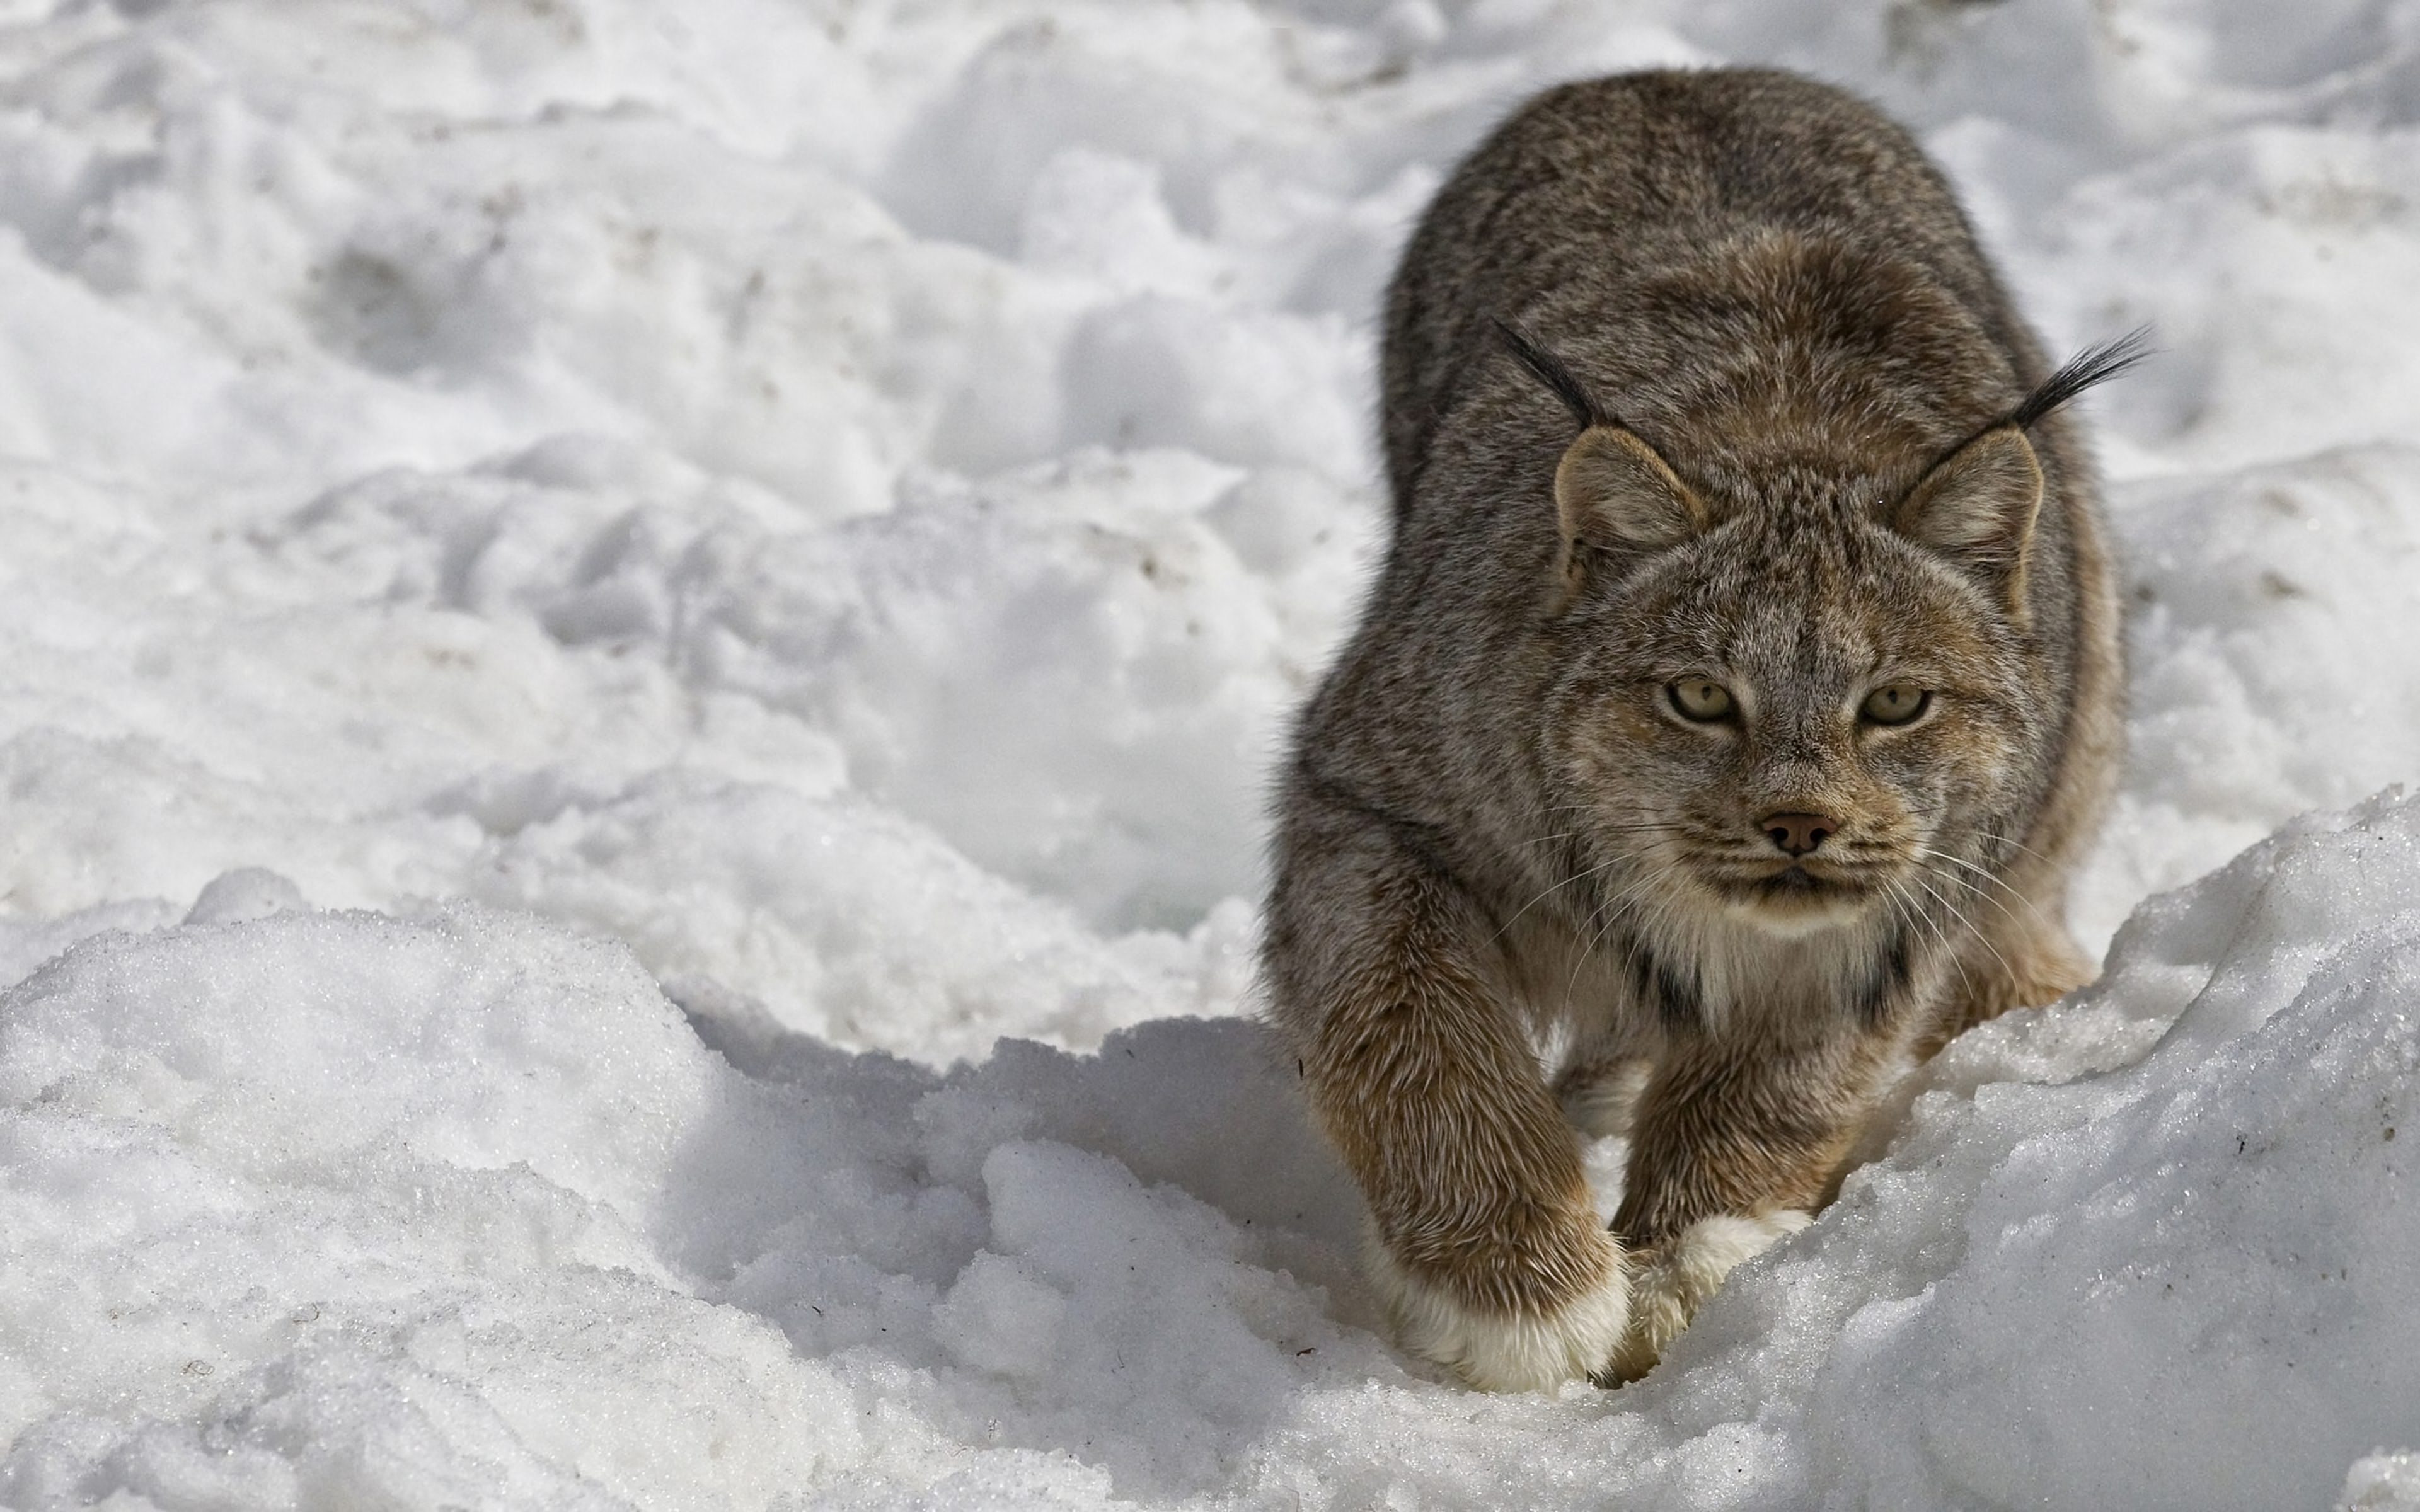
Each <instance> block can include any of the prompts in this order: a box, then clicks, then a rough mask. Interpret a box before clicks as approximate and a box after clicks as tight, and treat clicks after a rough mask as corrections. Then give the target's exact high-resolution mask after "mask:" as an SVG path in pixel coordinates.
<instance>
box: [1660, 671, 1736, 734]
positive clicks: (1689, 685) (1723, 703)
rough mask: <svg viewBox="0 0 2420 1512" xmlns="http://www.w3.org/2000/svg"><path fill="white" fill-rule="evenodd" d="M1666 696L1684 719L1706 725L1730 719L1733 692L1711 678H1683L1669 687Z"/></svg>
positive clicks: (1665, 690)
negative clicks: (1717, 720) (1718, 720)
mask: <svg viewBox="0 0 2420 1512" xmlns="http://www.w3.org/2000/svg"><path fill="white" fill-rule="evenodd" d="M1664 695H1665V697H1667V698H1668V699H1670V700H1671V701H1672V707H1673V708H1674V709H1675V710H1676V711H1678V712H1679V714H1680V716H1681V717H1683V718H1684V719H1695V720H1697V721H1698V722H1699V723H1700V724H1706V723H1711V722H1713V721H1714V720H1716V719H1728V718H1730V714H1731V707H1732V705H1731V690H1730V688H1728V687H1724V686H1723V685H1722V684H1720V683H1717V682H1715V681H1714V679H1713V678H1711V677H1683V678H1682V679H1681V680H1680V681H1679V682H1677V683H1673V684H1671V685H1669V686H1668V687H1666V688H1665V689H1664Z"/></svg>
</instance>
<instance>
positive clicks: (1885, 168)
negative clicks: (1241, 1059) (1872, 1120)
mask: <svg viewBox="0 0 2420 1512" xmlns="http://www.w3.org/2000/svg"><path fill="white" fill-rule="evenodd" d="M1385 342H1386V344H1385V353H1384V388H1385V393H1384V403H1385V414H1384V431H1385V443H1386V455H1387V465H1388V478H1389V481H1390V484H1391V486H1392V491H1393V496H1394V506H1395V533H1394V541H1393V545H1392V548H1391V551H1390V553H1389V555H1388V558H1387V561H1386V563H1385V567H1384V570H1383V573H1382V574H1381V576H1380V578H1379V580H1378V581H1377V582H1376V584H1375V586H1374V589H1373V592H1372V594H1371V596H1370V599H1369V602H1368V604H1367V605H1366V607H1365V609H1364V610H1363V614H1362V618H1361V622H1360V625H1359V629H1358V631H1357V634H1356V635H1355V636H1354V637H1353V639H1352V640H1351V641H1350V642H1349V643H1348V644H1347V645H1346V647H1345V648H1344V650H1343V652H1342V655H1341V656H1339V658H1338V660H1337V662H1336V665H1335V667H1334V668H1333V670H1332V671H1330V672H1329V673H1328V675H1327V678H1326V682H1325V683H1324V685H1323V686H1322V687H1320V688H1319V690H1318V692H1317V693H1316V695H1315V696H1314V697H1313V698H1312V699H1311V702H1310V703H1309V705H1308V707H1307V708H1306V709H1305V711H1304V712H1303V714H1302V717H1301V720H1300V723H1299V726H1298V730H1297V734H1296V738H1295V745H1294V748H1293V751H1292V755H1291V758H1290V760H1289V762H1288V763H1287V764H1286V766H1285V768H1284V771H1283V774H1282V778H1281V780H1280V813H1279V821H1280V822H1279V830H1278V839H1277V845H1276V862H1277V874H1276V882H1275V886H1274V890H1273V894H1272V897H1271V900H1270V905H1269V910H1268V928H1267V933H1266V944H1265V946H1264V975H1265V980H1266V981H1267V984H1268V986H1269V989H1270V991H1271V995H1272V1000H1273V1012H1274V1016H1275V1019H1276V1022H1277V1023H1278V1024H1279V1026H1281V1028H1282V1029H1283V1030H1284V1031H1285V1033H1286V1034H1287V1036H1288V1037H1289V1038H1290V1040H1291V1041H1292V1044H1293V1047H1294V1049H1295V1052H1296V1054H1297V1055H1298V1056H1299V1057H1300V1062H1301V1068H1302V1073H1303V1078H1304V1083H1305V1086H1306V1088H1307V1089H1308V1092H1309V1096H1310V1101H1311V1106H1312V1108H1313V1110H1314V1111H1315V1113H1316V1115H1317V1118H1318V1119H1319V1121H1320V1123H1321V1124H1322V1126H1323V1127H1324V1128H1325V1129H1326V1133H1327V1134H1328V1136H1329V1137H1330V1138H1331V1139H1332V1140H1333V1141H1334V1143H1335V1145H1336V1148H1337V1149H1339V1150H1340V1151H1341V1152H1342V1155H1343V1157H1344V1160H1345V1162H1346V1164H1347V1165H1349V1166H1350V1167H1351V1169H1352V1172H1353V1174H1354V1176H1355V1178H1356V1179H1357V1180H1358V1182H1359V1185H1360V1188H1361V1191H1362V1193H1363V1194H1364V1196H1366V1198H1367V1199H1368V1205H1369V1213H1370V1225H1369V1227H1370V1243H1369V1250H1368V1257H1367V1263H1368V1269H1369V1273H1370V1275H1371V1278H1372V1280H1373V1283H1374V1285H1375V1286H1376V1288H1378V1290H1379V1291H1380V1293H1381V1294H1382V1296H1383V1297H1384V1299H1385V1301H1386V1303H1387V1304H1388V1308H1389V1311H1390V1313H1391V1315H1392V1317H1393V1319H1394V1321H1395V1324H1396V1326H1397V1329H1398V1333H1399V1335H1400V1338H1401V1340H1402V1342H1403V1344H1404V1346H1405V1347H1406V1348H1407V1349H1409V1350H1412V1351H1414V1352H1416V1353H1418V1354H1420V1355H1423V1356H1425V1357H1427V1358H1429V1359H1431V1360H1435V1361H1437V1362H1440V1363H1442V1364H1444V1365H1449V1366H1450V1367H1452V1368H1453V1369H1454V1370H1456V1371H1458V1372H1459V1373H1460V1374H1461V1375H1462V1376H1463V1377H1464V1378H1465V1379H1466V1380H1467V1381H1470V1382H1472V1383H1473V1384H1476V1385H1479V1386H1483V1387H1490V1388H1497V1389H1517V1388H1531V1387H1542V1386H1546V1385H1549V1384H1551V1383H1553V1382H1556V1381H1564V1380H1569V1379H1575V1378H1580V1377H1591V1376H1592V1377H1595V1378H1597V1379H1599V1380H1605V1381H1618V1380H1625V1379H1629V1378H1631V1377H1635V1376H1636V1375H1637V1374H1639V1373H1641V1372H1643V1371H1644V1370H1646V1369H1647V1368H1648V1367H1649V1366H1650V1365H1652V1364H1653V1363H1654V1361H1655V1359H1656V1357H1657V1355H1658V1353H1659V1352H1660V1351H1661V1350H1663V1348H1664V1347H1665V1345H1666V1344H1667V1343H1668V1341H1669V1340H1670V1339H1671V1338H1672V1336H1673V1335H1675V1334H1676V1333H1678V1332H1679V1330H1680V1329H1682V1328H1683V1326H1685V1325H1686V1323H1687V1321H1688V1319H1689V1318H1690V1315H1691V1314H1692V1312H1693V1311H1694V1310H1695V1309H1696V1308H1697V1306H1698V1305H1699V1304H1700V1303H1701V1302H1702V1301H1703V1300H1704V1299H1705V1298H1706V1297H1707V1296H1708V1295H1710V1294H1711V1293H1712V1292H1713V1290H1714V1288H1716V1287H1717V1286H1718V1285H1719V1284H1720V1283H1721V1281H1722V1278H1723V1276H1724V1274H1725V1273H1727V1272H1728V1271H1729V1270H1730V1268H1731V1267H1732V1266H1734V1265H1736V1264H1737V1263H1739V1262H1740V1261H1741V1260H1742V1259H1744V1258H1745V1257H1748V1256H1751V1255H1754V1254H1755V1253H1757V1252H1758V1251H1759V1250H1761V1249H1762V1248H1763V1247H1765V1246H1767V1245H1769V1244H1771V1243H1772V1242H1775V1241H1776V1239H1778V1238H1779V1237H1781V1236H1783V1235H1785V1234H1787V1233H1789V1232H1791V1231H1792V1229H1794V1228H1796V1227H1800V1226H1802V1225H1804V1224H1805V1223H1807V1221H1808V1214H1809V1213H1810V1212H1812V1211H1814V1210H1815V1209H1817V1208H1818V1207H1819V1206H1821V1205H1822V1204H1823V1202H1824V1201H1826V1200H1827V1199H1828V1197H1829V1196H1830V1195H1831V1193H1832V1190H1833V1188H1834V1186H1835V1184H1836V1182H1837V1180H1838V1165H1839V1163H1840V1162H1841V1160H1842V1159H1843V1157H1844V1154H1845V1152H1846V1151H1847V1149H1848V1148H1849V1146H1850V1144H1851V1142H1852V1140H1853V1139H1854V1136H1855V1135H1856V1134H1857V1133H1858V1130H1859V1126H1860V1123H1861V1120H1862V1119H1864V1118H1865V1117H1866V1115H1867V1113H1868V1111H1869V1108H1870V1107H1871V1106H1872V1104H1873V1103H1874V1101H1875V1099H1876V1097H1877V1095H1878V1093H1879V1091H1880V1090H1881V1089H1882V1088H1883V1087H1884V1086H1885V1083H1886V1082H1887V1080H1888V1079H1889V1078H1890V1077H1892V1076H1893V1075H1894V1074H1895V1073H1897V1072H1899V1071H1900V1070H1901V1069H1903V1068H1904V1067H1905V1066H1906V1065H1907V1064H1908V1063H1909V1062H1910V1060H1911V1058H1912V1057H1918V1056H1922V1055H1925V1054H1929V1053H1930V1052H1931V1049H1933V1048H1936V1047H1937V1046H1938V1045H1939V1044H1940V1043H1942V1042H1943V1041H1946V1040H1947V1038H1948V1037H1950V1036H1951V1035H1954V1034H1956V1033H1957V1032H1958V1031H1959V1030H1961V1029H1962V1028H1963V1027H1965V1026H1969V1025H1972V1024H1975V1023H1978V1022H1979V1021H1981V1020H1983V1019H1987V1018H1990V1017H1991V1016H1992V1015H1993V1014H1995V1013H1998V1012H2000V1011H2003V1010H2005V1009H2008V1008H2010V1007H2012V1006H2015V1005H2018V1004H2036V1003H2042V1002H2047V1001H2049V1000H2051V999H2052V998H2055V997H2056V996H2058V995H2060V994H2062V993H2064V992H2066V991H2068V990H2069V989H2070V988H2072V987H2075V986H2077V985H2079V984H2081V983H2082V982H2084V981H2086V980H2088V979H2089V977H2090V976H2091V975H2092V972H2093V969H2094V968H2093V966H2092V965H2091V964H2090V963H2089V962H2088V961H2087V960H2086V957H2085V956H2084V954H2083V953H2082V952H2081V951H2080V950H2078V949H2077V948H2076V947H2075V945H2074V944H2073V943H2072V941H2071V939H2070V938H2069V936H2068V933H2067V931H2066V929H2065V926H2064V923H2063V920H2062V896H2063V892H2064V888H2065V883H2066V877H2067V872H2068V870H2069V868H2070V866H2071V864H2073V862H2074V861H2075V860H2076V858H2077V856H2078V855H2079V853H2080V852H2081V851H2082V849H2083V848H2084V847H2085V846H2086V843H2087V842H2088V841H2089V840H2090V838H2091V836H2092V833H2093V830H2094V828H2095V825H2097V823H2098V822H2099V818H2100V815H2101V812H2102V808H2103V806H2104V803H2105V801H2106V798H2107V796H2108V793H2109V789H2110V786H2111V782H2112V780H2113V777H2114V773H2115V769H2116V766H2117V763H2118V753H2119V739H2120V725H2119V699H2120V685H2121V678H2122V669H2121V666H2120V662H2119V651H2118V613H2117V609H2116V604H2115V593H2114V577H2113V569H2112V563H2111V559H2110V549H2109V546H2108V542H2107V532H2106V529H2105V527H2104V526H2103V524H2102V518H2101V515H2100V510H2099V505H2098V503H2097V502H2096V500H2095V491H2094V484H2093V479H2092V475H2091V471H2090V469H2089V467H2088V465H2087V462H2086V457H2085V455H2084V453H2083V452H2082V450H2081V449H2080V447H2079V444H2078V441H2077V438H2076V436H2075V434H2074V432H2073V430H2072V429H2071V425H2070V424H2069V422H2068V421H2067V420H2066V419H2065V418H2063V417H2062V416H2061V415H2060V414H2058V413H2056V412H2055V411H2057V409H2058V408H2059V406H2060V405H2062V404H2063V403H2064V402H2066V401H2067V400H2068V399H2070V398H2071V397H2073V396H2074V395H2075V394H2076V393H2080V392H2081V391H2083V390H2084V389H2085V388H2086V387H2088V386H2090V385H2091V384H2093V383H2095V382H2097V381H2100V380H2101V379H2102V378H2107V377H2109V376H2111V375H2112V374H2114V373H2116V372H2118V371H2119V370H2121V369H2122V368H2124V367H2126V366H2127V365H2129V364H2130V363H2132V362H2133V361H2134V360H2135V355H2136V354H2135V348H2134V347H2133V345H2132V343H2131V342H2129V343H2121V344H2118V345H2117V346H2114V347H2104V348H2101V349H2098V350H2095V351H2093V352H2088V353H2086V355H2085V356H2084V357H2082V358H2080V359H2078V360H2077V361H2075V362H2073V363H2070V364H2068V365H2067V366H2065V367H2063V368H2061V369H2059V370H2058V371H2057V372H2055V373H2052V372H2049V371H2048V370H2047V366H2046V364H2045V363H2044V362H2043V360H2042V358H2041V356H2040V351H2039V348H2038V347H2037V345H2036V343H2035V340H2034V338H2033V336H2032V335H2031V334H2030V333H2029V332H2027V330H2026V329H2025V326H2024V322H2023V321H2022V320H2021V319H2020V318H2019V317H2018V316H2017V315H2016V314H2015V312H2014V311H2013V310H2012V309H2011V308H2010V306H2009V301H2008V298H2007V296H2006V295H2005V294H2004V293H2003V292H2002V290H2001V287H2000V285H1999V282H1998V280H1997V278H1996V277H1995V276H1994V274H1993V270H1992V269H1991V267H1990V265H1989V264H1988V263H1987V262H1986V261H1985V259H1984V256H1983V254H1982V253H1981V252H1980V251H1979V250H1978V247H1977V245H1976V239H1975V236H1974V233H1973V231H1972V230H1971V228H1970V227H1969V226H1968V224H1967V223H1966V220H1965V218H1964V216H1963V215H1962V213H1961V212H1960V210H1959V208H1958V205H1957V203H1956V201H1955V199H1954V198H1953V197H1952V195H1951V193H1950V191H1949V189H1948V187H1947V184H1946V183H1945V182H1944V181H1943V179H1942V177H1941V175H1940V174H1939V173H1938V172H1937V171H1936V170H1935V169H1934V168H1933V167H1932V166H1931V164H1930V163H1929V162H1927V161H1926V160H1925V158H1924V156H1923V154H1922V153H1921V151H1920V150H1919V149H1918V148H1917V147H1916V144H1915V143H1914V142H1913V141H1912V140H1911V139H1910V138H1909V136H1908V135H1907V134H1906V133H1905V132H1904V131H1901V130H1900V128H1898V127H1897V126H1895V125H1893V124H1892V123H1891V122H1890V121H1888V120H1886V119H1885V118H1884V117H1883V116H1880V115H1879V114H1877V113H1876V112H1875V111H1874V110H1872V109H1871V108H1870V107H1869V106H1867V105H1865V104H1863V103H1861V102H1860V101H1858V100H1854V99H1853V98H1851V97H1850V96H1848V95H1845V94H1842V93H1840V92H1838V91H1837V90H1834V89H1831V88H1828V87H1825V86H1823V85H1817V84H1813V83H1810V82H1808V81H1806V80H1803V79H1798V78H1794V77H1792V76H1790V75H1786V74H1781V73H1776V72H1767V71H1714V72H1653V73H1640V74H1633V75H1628V76H1624V77H1620V78H1613V79H1606V80H1600V81H1597V82H1593V83H1587V84H1577V85H1568V86H1565V87H1562V88H1559V89H1555V90H1553V91H1550V92H1548V93H1547V94H1544V95H1543V96H1541V97H1539V98H1538V99H1537V100H1533V101H1532V102H1531V103H1529V104H1528V106H1527V107H1525V108H1524V109H1522V110H1521V111H1520V112H1519V113H1518V114H1516V115H1515V116H1513V117H1512V119H1511V120H1510V121H1509V122H1507V123H1506V124H1505V125H1504V126H1502V127H1501V128H1500V129H1498V130H1497V132H1496V133H1495V134H1494V135H1493V136H1492V137H1491V138H1489V139H1488V140H1487V141H1486V142H1485V143H1484V144H1483V145H1482V146H1481V147H1479V149H1478V150H1477V151H1476V152H1474V153H1473V154H1472V155H1471V156H1470V158H1469V159H1468V161H1466V162H1464V163H1463V164H1462V165H1461V167H1460V168H1459V170H1458V171H1456V172H1455V174H1454V175H1453V176H1452V177H1451V178H1450V180H1449V181H1448V182H1447V183H1446V185H1445V186H1444V188H1443V189H1442V190H1441V191H1440V192H1439V193H1438V194H1437V196H1436V199H1435V203H1434V204H1433V205H1432V206H1431V207H1430V208H1429V209H1428V211H1427V214H1426V216H1425V217H1424V218H1423V220H1422V221H1421V222H1420V224H1419V228H1418V230H1417V231H1416V233H1415V234H1414V236H1413V238H1412V239H1411V242H1410V245H1409V247H1408V249H1407V250H1406V251H1405V253H1404V260H1403V264H1402V267H1401V269H1400V270H1398V272H1397V274H1396V277H1395V280H1394V283H1393V285H1392V287H1391V289H1390V292H1389V295H1388V311H1387V330H1386V338H1385ZM1548 1045H1554V1046H1558V1047H1559V1057H1558V1058H1557V1059H1556V1060H1555V1061H1554V1062H1552V1063H1549V1061H1548V1060H1547V1059H1546V1058H1545V1052H1544V1047H1545V1046H1548ZM1575 1126H1576V1128H1577V1130H1579V1131H1580V1132H1583V1133H1586V1134H1592V1135H1593V1134H1608V1133H1615V1132H1620V1131H1621V1130H1624V1129H1626V1130H1627V1131H1628V1133H1629V1134H1630V1137H1631V1141H1632V1143H1631V1151H1630V1164H1629V1168H1628V1171H1627V1175H1626V1180H1625V1186H1624V1190H1623V1195H1622V1198H1621V1208H1620V1211H1619V1212H1618V1213H1617V1214H1616V1216H1615V1217H1614V1219H1613V1223H1612V1227H1611V1230H1610V1231H1609V1232H1608V1231H1607V1229H1606V1225H1605V1223H1604V1222H1603V1221H1602V1220H1601V1219H1600V1218H1599V1217H1598V1216H1597V1214H1596V1213H1595V1212H1594V1211H1592V1210H1591V1207H1590V1192H1589V1187H1588V1184H1587V1182H1586V1180H1585V1179H1584V1177H1583V1174H1582V1169H1581V1164H1580V1156H1579V1147H1578V1141H1577V1139H1576V1137H1575Z"/></svg>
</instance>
